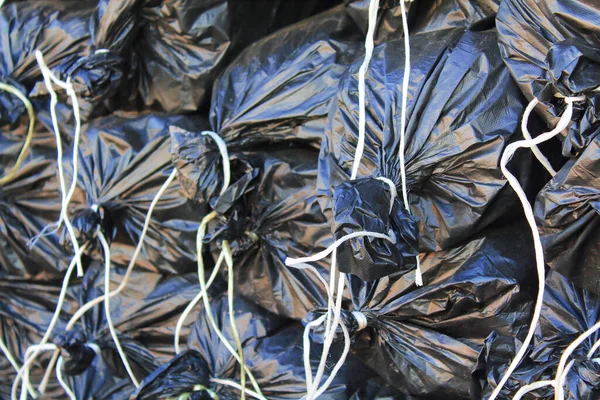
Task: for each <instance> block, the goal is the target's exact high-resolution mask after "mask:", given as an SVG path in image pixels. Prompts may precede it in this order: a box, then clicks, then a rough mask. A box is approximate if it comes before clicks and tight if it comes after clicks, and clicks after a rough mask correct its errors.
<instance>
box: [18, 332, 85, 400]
mask: <svg viewBox="0 0 600 400" xmlns="http://www.w3.org/2000/svg"><path fill="white" fill-rule="evenodd" d="M40 351H58V347H57V346H56V345H55V344H52V343H49V344H43V345H34V346H30V347H29V348H28V349H27V350H26V351H25V359H28V358H30V356H31V355H30V353H31V352H40ZM58 361H59V363H60V365H62V357H60V358H59V360H58ZM57 377H58V382H59V384H60V386H61V387H62V388H63V389H64V391H65V392H66V393H67V395H68V396H69V398H70V399H71V400H76V399H75V395H74V394H73V392H72V391H71V389H70V388H69V386H68V385H67V384H66V382H65V381H64V379H63V377H62V372H59V371H58V370H57ZM27 386H31V382H30V380H29V366H28V367H27V368H26V369H25V372H24V377H23V385H22V388H21V396H20V400H27V390H25V387H27ZM11 396H12V394H11ZM32 397H33V398H36V395H35V394H34V395H32Z"/></svg>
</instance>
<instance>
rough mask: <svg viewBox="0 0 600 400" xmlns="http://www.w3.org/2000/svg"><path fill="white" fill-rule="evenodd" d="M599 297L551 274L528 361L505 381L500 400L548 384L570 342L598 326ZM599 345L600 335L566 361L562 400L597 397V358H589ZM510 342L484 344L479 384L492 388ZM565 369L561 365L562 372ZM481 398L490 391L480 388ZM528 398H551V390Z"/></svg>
mask: <svg viewBox="0 0 600 400" xmlns="http://www.w3.org/2000/svg"><path fill="white" fill-rule="evenodd" d="M599 302H600V297H598V295H597V294H596V293H591V292H588V291H586V290H582V289H580V288H578V287H577V286H576V285H575V284H574V283H573V282H572V281H570V280H569V279H567V278H565V277H564V276H563V275H561V274H559V273H558V272H555V271H550V272H549V274H548V276H547V278H546V291H545V293H544V303H543V307H542V314H541V318H540V323H539V326H538V328H537V330H536V334H535V336H534V341H533V343H532V344H531V345H530V350H529V352H528V356H527V357H526V358H525V359H524V360H523V362H522V363H521V365H520V366H519V368H517V370H516V371H515V373H514V374H513V375H512V376H511V378H510V380H509V381H508V383H507V384H506V385H505V387H504V390H503V391H502V396H504V397H501V398H513V395H514V394H515V392H516V391H517V389H519V388H521V387H523V386H524V385H527V384H529V383H531V382H534V381H546V380H552V379H554V377H555V373H556V369H557V367H558V365H559V360H560V359H561V356H562V355H563V353H564V352H565V349H566V348H567V346H569V345H570V344H571V343H572V342H573V340H575V338H577V337H578V336H580V335H581V334H582V333H583V332H585V331H586V330H588V329H589V328H591V327H592V326H593V325H594V324H596V323H597V322H598V320H599V315H598V310H599V309H600V303H599ZM599 339H600V332H596V333H594V334H592V335H591V336H589V337H588V338H586V339H585V340H584V341H583V342H582V343H581V344H580V345H579V346H577V347H576V348H575V350H574V352H573V354H572V356H571V360H574V362H573V365H572V366H571V367H569V371H568V373H567V375H566V380H565V382H564V384H563V388H564V394H565V397H564V398H565V399H566V400H579V399H594V398H598V395H599V394H600V364H599V363H598V353H597V352H595V353H593V354H591V356H590V354H589V352H590V350H591V349H592V347H593V345H594V344H595V343H596V342H597V341H598V340H599ZM514 346H515V342H514V339H508V338H499V337H491V338H490V340H488V341H487V342H486V345H485V352H484V353H482V361H484V360H485V365H486V368H485V369H484V370H482V372H484V374H483V375H482V378H483V381H484V384H485V381H486V380H487V383H488V384H489V383H492V382H497V381H498V380H499V379H500V377H501V375H502V374H503V371H504V367H505V364H506V361H507V360H508V359H510V358H511V357H512V355H513V354H514V351H513V350H514ZM568 365H569V364H566V366H568ZM486 389H487V390H486V391H485V392H484V394H485V393H487V392H488V391H490V390H491V389H490V386H489V385H488V386H486ZM528 396H530V397H525V398H536V399H538V398H539V399H546V398H554V388H553V387H552V386H546V387H542V388H540V389H538V390H534V391H532V392H530V393H529V395H528Z"/></svg>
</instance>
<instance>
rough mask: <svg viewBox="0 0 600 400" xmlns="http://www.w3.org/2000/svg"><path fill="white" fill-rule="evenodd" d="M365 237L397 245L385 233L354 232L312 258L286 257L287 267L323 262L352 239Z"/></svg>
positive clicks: (394, 240)
mask: <svg viewBox="0 0 600 400" xmlns="http://www.w3.org/2000/svg"><path fill="white" fill-rule="evenodd" d="M364 236H372V237H375V238H378V239H385V240H389V241H390V242H392V243H396V239H395V238H393V237H391V236H389V235H386V234H383V233H379V232H369V231H359V232H352V233H349V234H347V235H345V236H342V237H341V238H339V239H338V240H336V241H335V242H333V244H332V245H330V246H329V247H328V248H326V249H325V250H323V251H320V252H318V253H317V254H313V255H312V256H306V257H298V258H291V257H286V259H285V265H286V266H288V267H293V266H294V265H298V264H305V263H309V262H315V261H319V260H322V259H323V258H325V257H327V256H328V255H329V254H331V253H332V252H333V251H334V250H335V249H337V248H338V247H339V246H340V245H342V243H344V242H346V241H348V240H350V239H354V238H357V237H364ZM332 267H333V266H332Z"/></svg>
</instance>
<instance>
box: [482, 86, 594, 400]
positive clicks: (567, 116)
mask: <svg viewBox="0 0 600 400" xmlns="http://www.w3.org/2000/svg"><path fill="white" fill-rule="evenodd" d="M584 99H585V97H584V96H579V97H567V98H565V102H566V104H567V108H566V109H565V111H564V113H563V115H562V116H561V118H560V120H559V121H558V124H557V125H556V128H554V129H553V130H552V131H550V132H546V133H543V134H541V135H539V136H538V137H536V138H535V139H529V140H527V139H526V140H519V141H517V142H514V143H511V144H509V145H508V146H506V149H505V150H504V153H503V154H502V158H501V160H500V168H501V169H502V173H503V174H504V176H505V177H506V179H507V181H508V183H509V184H510V186H511V187H512V188H513V190H514V191H515V193H516V194H517V196H518V197H519V200H520V201H521V205H522V207H523V212H524V214H525V218H526V219H527V222H528V223H529V226H530V228H531V234H532V236H533V243H534V248H535V258H536V269H537V274H538V295H537V299H536V304H535V308H534V311H533V316H532V318H531V325H530V326H529V331H528V332H527V336H526V338H525V340H524V341H523V344H522V345H521V348H520V349H519V351H518V352H517V354H516V355H515V357H514V359H513V360H512V362H511V363H510V366H509V367H508V369H507V370H506V372H505V373H504V376H503V377H502V379H501V380H500V382H499V383H498V385H497V386H496V388H495V389H494V391H493V392H492V395H491V396H490V398H489V399H488V400H495V399H496V398H497V397H498V395H499V394H500V391H501V390H502V387H503V386H504V385H505V384H506V381H508V379H509V378H510V376H511V375H512V373H513V372H514V370H515V369H516V368H517V366H518V365H519V363H520V362H521V359H522V358H523V356H524V355H525V353H526V352H527V348H528V346H529V343H530V342H531V339H532V338H533V335H534V333H535V328H536V326H537V324H538V321H539V318H540V314H541V311H542V303H543V300H544V289H545V276H546V271H545V262H544V249H543V247H542V242H541V239H540V234H539V232H538V230H537V225H536V223H535V217H534V215H533V209H532V208H531V205H530V204H529V202H528V200H527V195H526V194H525V192H524V191H523V189H522V188H521V185H520V184H519V181H518V180H517V178H515V176H514V175H513V174H511V173H510V172H509V171H508V169H507V168H506V165H507V164H508V162H509V161H510V160H511V158H512V157H513V155H514V154H515V152H516V151H517V150H518V149H521V148H531V147H533V146H535V145H538V144H540V143H543V142H545V141H547V140H549V139H551V138H553V137H554V136H556V135H558V134H559V133H560V132H562V131H563V130H564V129H565V128H567V127H568V126H569V123H570V122H571V117H572V116H573V102H575V101H581V100H584Z"/></svg>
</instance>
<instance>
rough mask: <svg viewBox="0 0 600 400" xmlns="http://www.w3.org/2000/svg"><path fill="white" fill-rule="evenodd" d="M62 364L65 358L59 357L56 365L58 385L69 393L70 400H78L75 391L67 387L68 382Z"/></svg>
mask: <svg viewBox="0 0 600 400" xmlns="http://www.w3.org/2000/svg"><path fill="white" fill-rule="evenodd" d="M62 364H63V358H62V357H58V362H57V363H56V379H57V380H58V383H59V384H60V386H62V388H63V389H64V390H65V392H66V393H67V396H69V400H77V397H76V396H75V393H73V391H72V390H71V388H69V385H67V382H66V381H65V379H64V378H63V374H62Z"/></svg>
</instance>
